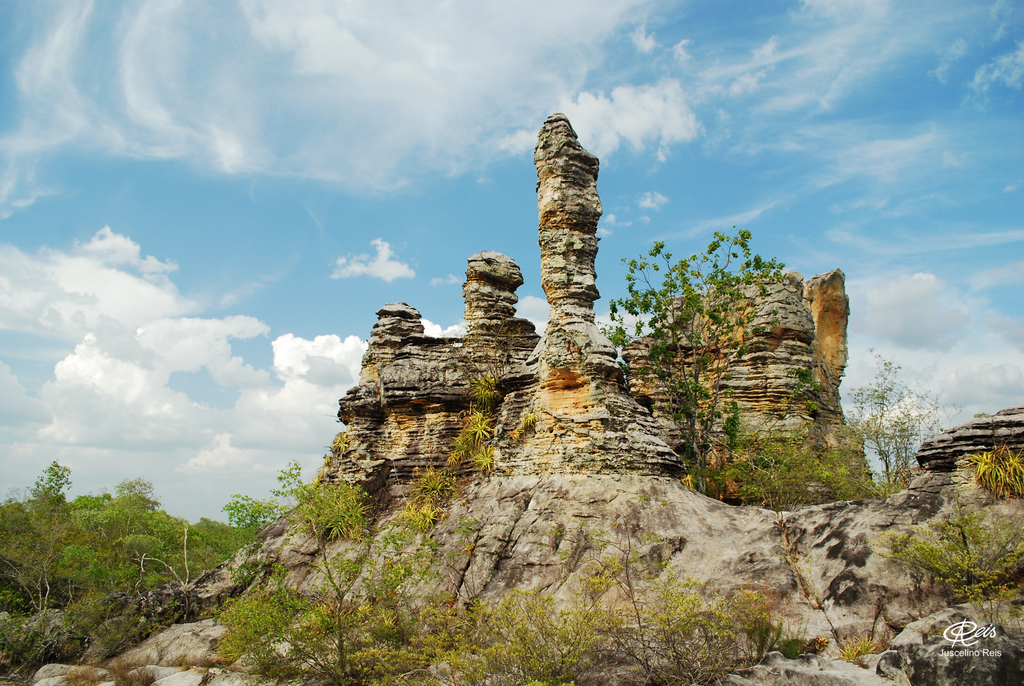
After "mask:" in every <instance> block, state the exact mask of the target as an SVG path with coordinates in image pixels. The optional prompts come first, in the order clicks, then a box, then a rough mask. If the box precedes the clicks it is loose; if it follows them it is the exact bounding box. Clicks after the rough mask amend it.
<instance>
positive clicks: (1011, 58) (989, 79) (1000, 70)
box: [971, 41, 1024, 96]
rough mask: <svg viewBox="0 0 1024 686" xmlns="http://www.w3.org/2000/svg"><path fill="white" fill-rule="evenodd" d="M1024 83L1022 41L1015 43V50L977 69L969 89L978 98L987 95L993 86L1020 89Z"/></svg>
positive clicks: (1023, 49)
mask: <svg viewBox="0 0 1024 686" xmlns="http://www.w3.org/2000/svg"><path fill="white" fill-rule="evenodd" d="M1022 83H1024V41H1020V42H1018V43H1017V49H1016V50H1014V51H1013V52H1008V53H1006V54H1005V55H1000V56H999V57H997V58H995V59H994V60H992V61H991V62H989V63H987V64H984V65H982V66H981V67H978V71H976V72H975V73H974V80H973V81H971V89H972V90H973V91H974V92H975V93H976V94H977V95H979V96H984V95H986V94H987V93H988V91H989V88H990V87H992V86H994V85H1004V86H1006V87H1007V88H1013V89H1016V90H1020V89H1021V84H1022Z"/></svg>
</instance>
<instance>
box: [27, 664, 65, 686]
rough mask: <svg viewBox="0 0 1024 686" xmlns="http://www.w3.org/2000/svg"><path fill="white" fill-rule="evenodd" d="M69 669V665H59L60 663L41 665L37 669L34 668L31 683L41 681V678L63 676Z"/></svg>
mask: <svg viewBox="0 0 1024 686" xmlns="http://www.w3.org/2000/svg"><path fill="white" fill-rule="evenodd" d="M70 669H71V665H61V664H49V665H43V666H42V667H40V668H39V669H38V670H36V673H35V674H33V675H32V683H33V684H34V683H36V682H37V681H42V680H43V679H52V678H53V677H61V676H64V675H65V674H67V673H68V670H70Z"/></svg>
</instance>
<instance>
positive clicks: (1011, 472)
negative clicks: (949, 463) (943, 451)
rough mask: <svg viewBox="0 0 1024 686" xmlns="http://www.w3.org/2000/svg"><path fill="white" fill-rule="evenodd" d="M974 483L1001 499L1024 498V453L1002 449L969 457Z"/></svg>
mask: <svg viewBox="0 0 1024 686" xmlns="http://www.w3.org/2000/svg"><path fill="white" fill-rule="evenodd" d="M967 461H968V464H970V465H971V466H973V467H974V483H976V484H977V485H978V486H981V487H982V488H985V489H987V490H989V491H991V492H992V493H995V494H996V495H997V496H999V497H1001V498H1010V497H1015V498H1019V497H1021V496H1024V453H1019V452H1018V453H1015V452H1013V451H1011V450H1010V449H1009V448H1006V447H1002V448H996V449H995V450H990V451H988V452H984V453H975V454H974V455H968V456H967Z"/></svg>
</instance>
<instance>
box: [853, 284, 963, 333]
mask: <svg viewBox="0 0 1024 686" xmlns="http://www.w3.org/2000/svg"><path fill="white" fill-rule="evenodd" d="M864 299H865V301H866V302H865V303H864V304H863V305H862V310H861V314H860V315H859V316H860V317H861V318H862V321H863V326H864V329H865V330H866V331H867V332H869V333H871V334H874V335H875V336H878V337H880V338H882V339H884V340H887V341H890V342H892V343H895V344H897V345H900V346H902V347H904V348H912V349H913V348H921V349H926V350H944V351H948V350H949V349H950V348H952V346H953V344H954V343H955V342H956V341H957V339H959V338H960V337H961V336H962V335H963V334H962V330H963V328H964V327H965V326H966V325H967V323H968V322H969V321H970V316H969V315H968V314H967V312H966V311H964V310H962V309H960V308H958V307H956V306H952V305H951V304H950V301H951V300H955V294H952V293H950V292H949V290H948V289H947V286H946V283H945V282H944V281H943V280H941V279H939V278H938V277H937V276H935V275H934V274H923V273H918V274H913V275H903V276H900V277H898V278H896V279H894V280H892V281H889V282H886V283H882V284H878V285H876V286H871V287H868V288H867V289H866V292H865V298H864Z"/></svg>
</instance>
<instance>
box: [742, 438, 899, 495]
mask: <svg viewBox="0 0 1024 686" xmlns="http://www.w3.org/2000/svg"><path fill="white" fill-rule="evenodd" d="M841 439H842V440H841V441H840V443H839V445H837V446H829V447H826V448H824V449H815V448H814V447H813V446H812V445H811V443H810V442H809V441H808V438H807V431H806V430H797V431H784V432H772V433H769V434H767V435H759V434H756V433H751V434H748V435H746V436H743V437H742V438H741V439H740V441H739V443H738V446H737V450H736V452H735V453H734V457H733V462H732V463H731V464H729V465H728V466H727V467H726V468H725V469H724V470H723V472H722V476H723V477H724V480H725V481H726V484H727V485H728V482H729V481H732V482H733V483H734V484H735V489H736V493H737V494H738V495H739V497H740V499H741V500H742V502H743V503H744V504H745V505H758V506H761V507H766V508H768V509H771V510H775V511H781V510H792V509H795V508H797V507H802V506H805V505H817V504H821V503H828V502H835V501H837V500H859V499H862V498H871V497H883V496H886V495H888V494H889V492H888V491H887V490H886V489H885V488H882V487H879V486H878V485H877V484H876V483H875V482H874V481H872V478H871V470H870V469H869V468H868V465H867V461H866V460H865V459H864V455H863V453H861V452H860V451H858V450H857V449H856V448H855V447H854V445H853V442H852V440H850V437H849V436H841Z"/></svg>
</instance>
